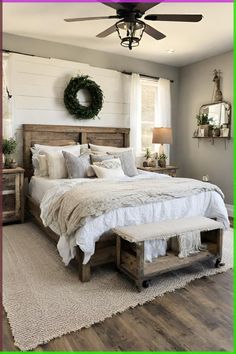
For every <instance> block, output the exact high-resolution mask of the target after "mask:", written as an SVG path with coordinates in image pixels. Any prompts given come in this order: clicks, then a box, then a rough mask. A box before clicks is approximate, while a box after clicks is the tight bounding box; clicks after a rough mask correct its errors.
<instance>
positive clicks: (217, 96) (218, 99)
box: [213, 69, 223, 102]
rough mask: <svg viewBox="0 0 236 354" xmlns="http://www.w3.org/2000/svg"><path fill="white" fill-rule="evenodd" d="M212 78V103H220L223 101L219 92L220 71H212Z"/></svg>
mask: <svg viewBox="0 0 236 354" xmlns="http://www.w3.org/2000/svg"><path fill="white" fill-rule="evenodd" d="M213 74H214V77H213V82H214V84H215V85H214V91H213V102H221V101H222V100H223V95H222V92H221V90H220V70H216V69H215V70H214V71H213Z"/></svg>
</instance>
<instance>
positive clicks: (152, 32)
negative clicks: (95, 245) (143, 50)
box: [144, 23, 166, 40]
mask: <svg viewBox="0 0 236 354" xmlns="http://www.w3.org/2000/svg"><path fill="white" fill-rule="evenodd" d="M144 32H146V33H147V34H149V36H151V37H153V38H155V39H157V40H160V39H163V38H165V37H166V36H165V35H164V34H163V33H161V32H159V31H157V30H156V29H155V28H153V27H151V26H149V25H147V24H146V23H145V30H144Z"/></svg>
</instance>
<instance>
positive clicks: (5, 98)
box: [2, 54, 13, 138]
mask: <svg viewBox="0 0 236 354" xmlns="http://www.w3.org/2000/svg"><path fill="white" fill-rule="evenodd" d="M8 63H9V56H8V55H5V54H4V55H3V58H2V66H3V67H2V118H3V131H2V135H3V137H4V138H11V137H12V136H13V128H12V98H11V97H10V92H9V84H8Z"/></svg>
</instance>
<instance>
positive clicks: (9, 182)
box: [2, 167, 24, 223]
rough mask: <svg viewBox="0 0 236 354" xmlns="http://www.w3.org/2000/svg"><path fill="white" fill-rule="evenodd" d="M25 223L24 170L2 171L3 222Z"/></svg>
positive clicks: (11, 169)
mask: <svg viewBox="0 0 236 354" xmlns="http://www.w3.org/2000/svg"><path fill="white" fill-rule="evenodd" d="M12 221H20V222H24V169H23V168H21V167H17V168H9V169H3V170H2V222H3V223H8V222H12Z"/></svg>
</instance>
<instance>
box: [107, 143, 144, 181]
mask: <svg viewBox="0 0 236 354" xmlns="http://www.w3.org/2000/svg"><path fill="white" fill-rule="evenodd" d="M108 154H112V155H113V156H116V157H119V158H120V160H121V166H122V168H123V171H124V173H125V175H126V176H129V177H133V176H137V175H138V170H137V168H136V166H135V158H134V154H133V151H132V149H129V150H126V151H123V152H116V151H113V152H112V153H110V152H108Z"/></svg>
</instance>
